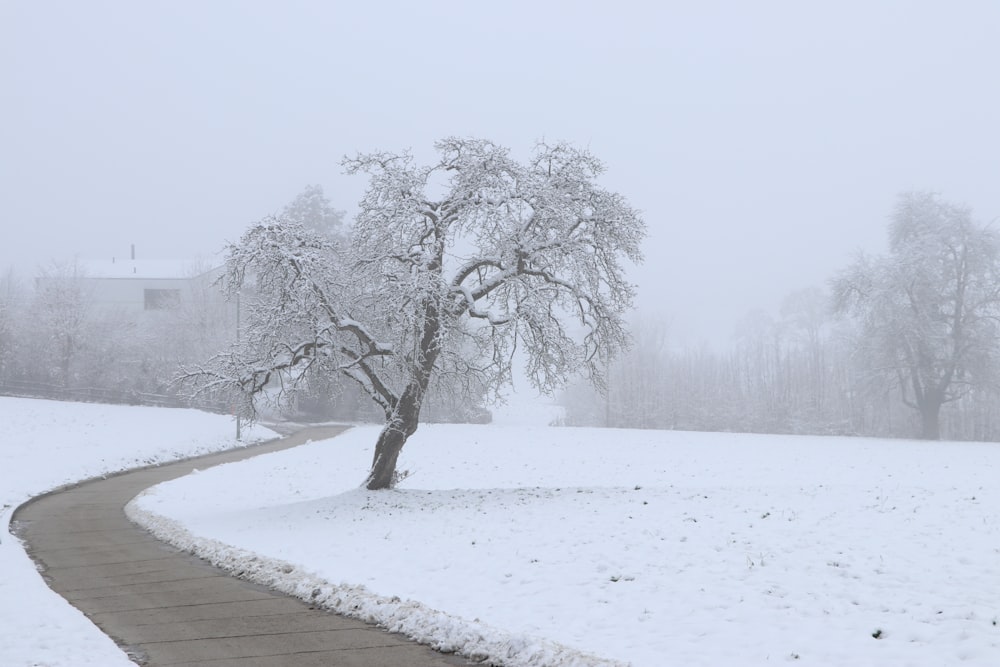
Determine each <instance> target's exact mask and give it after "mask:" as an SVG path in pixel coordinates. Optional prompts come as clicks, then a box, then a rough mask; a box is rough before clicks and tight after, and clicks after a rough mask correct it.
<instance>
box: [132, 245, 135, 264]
mask: <svg viewBox="0 0 1000 667" xmlns="http://www.w3.org/2000/svg"><path fill="white" fill-rule="evenodd" d="M132 259H133V260H135V244H134V243H133V244H132Z"/></svg>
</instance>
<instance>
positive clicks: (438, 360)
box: [191, 138, 645, 489]
mask: <svg viewBox="0 0 1000 667" xmlns="http://www.w3.org/2000/svg"><path fill="white" fill-rule="evenodd" d="M436 148H437V151H438V154H439V158H438V160H437V161H436V162H435V163H433V164H431V165H429V166H419V165H417V164H415V163H414V161H413V159H412V157H411V156H410V155H409V154H408V153H399V154H392V153H373V154H367V155H358V156H357V157H354V158H351V159H347V160H345V162H344V164H345V167H346V168H347V171H348V172H349V173H352V174H357V173H362V174H367V175H368V176H369V178H370V183H369V187H368V190H367V192H366V194H365V196H364V198H363V199H362V201H361V204H360V212H359V214H358V216H357V219H356V222H355V225H354V228H353V230H352V237H351V239H352V240H351V242H350V244H338V243H336V242H333V241H330V240H329V239H328V238H324V237H323V236H322V235H319V234H316V233H313V232H311V231H310V230H308V229H306V228H305V227H304V226H303V225H302V224H299V223H298V222H296V221H292V220H287V219H284V220H283V219H274V218H272V219H266V220H264V221H262V222H260V223H258V224H256V225H254V226H253V227H252V228H251V229H250V230H249V231H248V232H247V233H246V234H245V236H244V237H243V238H242V239H241V241H240V242H239V243H238V244H235V245H233V246H232V247H230V248H229V256H228V261H227V274H226V275H227V277H226V283H227V288H228V289H229V290H230V291H231V292H232V291H235V290H238V289H240V288H241V287H242V286H243V285H244V284H245V283H246V282H248V280H251V277H252V281H253V285H254V287H255V292H256V297H255V299H254V300H253V303H252V304H251V305H250V307H249V308H248V314H247V318H246V320H245V321H246V322H247V325H246V329H245V335H244V337H243V340H242V341H241V344H240V345H239V346H237V347H235V348H233V349H232V350H231V351H230V352H228V353H226V354H223V355H220V356H218V357H216V358H215V359H213V360H212V362H210V363H209V364H208V365H207V366H206V367H204V368H201V369H196V370H195V371H193V372H192V374H191V375H192V376H197V377H200V378H201V380H202V386H203V387H204V388H206V389H215V388H230V389H233V388H235V389H237V390H239V391H240V392H241V393H242V395H243V396H245V397H247V398H248V401H247V403H246V409H247V410H248V411H251V412H252V410H253V409H254V407H253V397H254V396H256V395H258V394H260V393H261V392H265V391H266V390H273V391H276V392H279V393H280V392H282V391H285V390H287V389H288V388H290V387H294V385H295V384H296V383H298V382H301V381H305V380H307V378H308V377H309V375H311V374H315V373H321V374H330V373H339V374H342V375H344V376H346V377H348V378H350V379H351V380H353V381H354V382H355V383H357V385H359V386H360V387H362V388H363V390H364V391H365V393H366V394H367V395H368V396H369V397H370V398H371V399H372V400H373V401H374V402H375V403H376V404H377V405H378V406H379V407H380V408H381V410H382V411H383V413H384V415H385V427H384V428H383V429H382V432H381V434H380V435H379V438H378V440H377V442H376V444H375V452H374V457H373V461H372V468H371V472H370V474H369V476H368V479H367V481H366V484H367V486H368V488H369V489H384V488H388V487H390V486H391V485H392V484H393V482H394V479H395V470H396V463H397V459H398V457H399V453H400V450H401V449H402V447H403V445H404V444H405V442H406V440H407V438H409V436H411V435H412V434H413V433H414V432H415V431H416V429H417V426H418V422H419V418H420V410H421V407H422V405H423V402H424V398H425V396H426V394H427V391H428V388H429V386H430V384H431V382H432V380H433V381H437V382H445V383H448V384H449V386H451V387H453V388H456V390H458V391H478V390H479V389H481V388H483V387H486V388H488V389H490V390H491V391H494V392H495V391H497V390H498V389H499V388H500V386H502V385H503V384H505V383H507V382H508V381H509V380H510V374H511V362H512V357H513V355H514V352H515V350H517V349H518V348H522V349H523V350H524V351H525V352H526V353H527V359H528V362H527V372H528V374H529V377H530V378H531V380H532V382H533V383H534V385H535V386H536V387H538V388H539V389H542V390H551V389H553V388H554V387H556V386H558V385H560V384H562V383H563V382H564V381H565V380H566V378H567V377H568V376H569V375H571V374H573V373H575V372H577V371H581V372H583V373H585V374H587V375H588V376H589V377H590V378H591V379H592V380H593V381H594V382H596V383H597V384H598V385H600V384H601V382H602V380H603V372H604V368H605V366H606V364H607V362H608V361H609V360H610V358H611V357H612V356H613V355H614V353H615V352H616V351H617V350H619V349H621V348H622V347H623V346H625V345H626V344H627V340H628V336H627V332H626V329H625V325H624V322H623V319H622V316H623V313H624V312H625V311H626V310H627V309H628V308H629V306H630V304H631V302H632V298H633V292H634V288H633V286H632V285H631V284H630V283H629V282H628V281H627V280H626V279H625V276H624V271H623V266H622V262H623V260H625V259H630V260H632V261H639V260H640V259H641V256H640V251H639V243H640V241H641V240H642V238H643V236H644V234H645V227H644V225H643V222H642V220H641V219H640V216H639V214H638V213H637V212H636V211H635V210H633V209H632V208H631V207H630V206H629V204H628V203H627V202H626V201H625V199H624V198H623V197H622V196H620V195H618V194H616V193H613V192H609V191H606V190H604V189H601V188H600V187H598V186H597V185H596V183H595V181H596V178H597V177H598V176H599V175H600V174H601V172H602V171H603V166H602V164H601V163H600V162H599V161H598V160H597V159H596V158H594V157H593V156H592V155H590V154H589V153H588V152H586V151H583V150H579V149H576V148H573V147H571V146H569V145H566V144H556V145H546V144H540V145H538V146H537V147H536V149H535V151H534V153H533V155H532V157H531V159H530V160H529V161H528V162H527V163H520V162H518V161H515V160H514V159H513V158H511V157H510V155H509V153H508V151H507V150H506V149H504V148H502V147H500V146H497V145H496V144H494V143H492V142H489V141H483V140H474V139H456V138H451V139H445V140H443V141H441V142H439V143H438V144H437V145H436Z"/></svg>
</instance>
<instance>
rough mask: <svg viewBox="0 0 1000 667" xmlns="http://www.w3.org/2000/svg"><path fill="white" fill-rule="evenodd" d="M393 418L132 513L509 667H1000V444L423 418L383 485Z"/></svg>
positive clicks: (318, 593)
mask: <svg viewBox="0 0 1000 667" xmlns="http://www.w3.org/2000/svg"><path fill="white" fill-rule="evenodd" d="M376 432H377V431H376V429H372V428H358V429H355V430H353V431H351V432H348V433H347V434H345V435H344V436H341V437H339V438H336V439H334V440H330V441H325V442H318V443H312V444H310V445H306V446H303V447H300V448H296V449H295V450H292V451H286V452H280V453H276V454H270V455H266V456H263V457H259V458H257V459H254V460H251V461H247V462H243V463H238V464H232V465H228V466H224V467H221V468H216V469H212V470H208V471H204V472H203V473H201V474H199V475H196V476H191V477H188V478H184V479H181V480H176V481H174V482H170V483H167V484H165V485H161V486H159V487H155V488H154V489H153V490H152V491H150V492H148V493H146V494H145V495H142V496H140V497H139V498H138V499H137V500H136V501H134V502H133V503H132V504H131V505H130V506H129V511H130V512H131V513H132V515H133V516H134V517H136V518H138V519H139V520H140V521H142V522H145V523H148V524H150V525H151V526H152V527H153V528H154V529H156V530H157V531H159V532H160V533H161V534H163V535H165V536H167V537H168V538H170V539H171V540H172V541H174V542H176V543H178V544H180V545H183V546H185V547H187V548H192V549H194V550H196V551H199V552H200V553H202V554H203V555H205V556H207V557H209V558H212V559H214V560H216V561H218V562H220V563H221V564H223V565H227V566H229V567H231V568H232V569H234V570H236V571H240V572H242V573H243V574H244V575H247V576H253V577H256V578H257V579H258V580H261V581H264V582H266V583H270V584H271V585H275V586H278V587H281V588H284V589H286V590H289V591H291V592H295V593H297V594H299V595H301V596H302V597H306V598H310V599H315V600H317V601H319V602H321V603H324V604H326V605H327V606H329V607H331V608H335V609H337V610H339V611H344V612H347V613H353V614H355V615H357V616H360V617H363V618H366V619H369V620H375V621H378V622H381V623H382V624H383V625H385V626H387V627H390V628H393V629H395V630H400V631H404V632H407V633H408V634H410V635H412V636H415V637H418V638H420V639H421V640H422V641H426V642H428V643H431V644H432V645H435V646H439V647H442V648H446V649H453V650H461V651H463V652H465V653H467V654H470V655H473V656H476V657H487V656H489V657H492V658H493V659H495V660H502V661H503V662H504V664H508V665H532V666H534V665H598V664H619V663H631V664H634V665H636V666H637V667H638V666H645V667H659V666H661V665H667V664H677V665H733V664H740V665H764V664H772V663H775V662H778V663H781V662H786V661H787V662H794V663H797V664H813V665H848V664H849V665H953V664H969V665H995V664H1000V627H998V625H997V623H998V619H1000V488H998V485H997V479H998V473H1000V446H997V445H992V444H976V443H972V444H970V443H918V442H910V441H881V440H871V439H845V438H818V437H791V436H750V435H733V434H692V433H680V432H651V431H645V432H643V431H624V430H620V431H611V430H588V429H556V428H528V427H520V426H518V427H514V426H511V427H506V428H503V427H496V426H423V427H421V429H420V431H419V432H418V433H417V435H416V436H414V438H413V439H411V441H410V442H409V443H408V444H407V446H406V449H404V453H403V460H402V461H401V466H400V467H401V468H402V469H409V470H411V472H412V473H413V474H412V475H411V476H410V477H409V478H408V479H407V480H405V482H404V483H403V485H402V488H400V489H398V490H394V491H390V492H381V493H369V492H366V491H364V490H361V489H359V488H357V487H358V484H359V482H360V481H361V480H362V479H363V477H364V474H365V471H366V466H367V465H368V463H369V462H370V447H371V445H372V443H373V441H374V439H375V435H376ZM220 489H225V490H226V491H225V493H224V494H220V493H219V490H220ZM209 501H211V502H209ZM207 507H211V508H212V509H211V511H207V510H206V508H207ZM227 545H232V546H227Z"/></svg>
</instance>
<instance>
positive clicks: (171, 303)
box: [145, 289, 181, 310]
mask: <svg viewBox="0 0 1000 667" xmlns="http://www.w3.org/2000/svg"><path fill="white" fill-rule="evenodd" d="M180 302H181V291H180V290H179V289H147V290H146V298H145V307H146V310H166V309H167V308H175V307H176V306H177V305H178V304H180Z"/></svg>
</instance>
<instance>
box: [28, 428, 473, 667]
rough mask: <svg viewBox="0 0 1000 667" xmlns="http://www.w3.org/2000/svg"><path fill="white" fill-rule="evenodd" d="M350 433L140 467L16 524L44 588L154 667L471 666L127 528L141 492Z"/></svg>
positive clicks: (55, 496) (321, 431) (87, 485)
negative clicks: (130, 506) (127, 513)
mask: <svg viewBox="0 0 1000 667" xmlns="http://www.w3.org/2000/svg"><path fill="white" fill-rule="evenodd" d="M346 428H347V427H343V426H320V427H311V428H306V429H304V430H300V431H298V432H296V433H294V434H292V435H290V436H288V437H284V438H281V439H278V440H272V441H269V442H267V443H264V444H262V445H257V446H253V447H248V448H244V449H238V450H230V451H226V452H219V453H217V454H210V455H207V456H201V457H197V458H194V459H187V460H185V461H181V462H177V463H171V464H165V465H161V466H155V467H150V468H142V469H139V470H135V471H131V472H127V473H123V474H120V475H116V476H113V477H109V478H107V479H98V480H92V481H89V482H84V483H81V484H79V485H76V486H73V487H70V488H67V489H64V490H60V491H57V492H53V493H50V494H47V495H44V496H39V497H38V498H35V499H33V500H31V501H29V502H27V503H25V504H24V505H22V506H21V507H19V508H18V509H17V510H16V511H15V512H14V517H13V525H14V526H16V528H17V534H18V536H19V537H20V538H21V539H22V540H23V541H24V542H25V547H26V549H27V551H28V554H29V555H30V556H31V557H32V558H33V559H34V560H35V562H36V563H37V564H38V566H39V569H40V570H41V572H42V576H43V577H44V578H45V581H46V583H48V585H49V586H50V587H51V588H52V590H54V591H55V592H57V593H59V594H60V595H62V596H63V597H64V598H66V599H67V600H69V602H70V603H71V604H73V605H74V606H76V607H77V608H78V609H80V611H82V612H83V613H84V614H86V615H87V617H88V618H90V620H91V621H93V622H94V623H95V624H96V625H97V626H98V627H99V628H101V630H103V631H104V632H105V633H106V634H108V635H109V636H110V637H111V638H112V639H114V640H115V641H116V642H118V645H119V646H121V647H122V649H123V650H124V651H125V652H126V653H128V655H129V657H131V658H132V660H133V661H135V662H137V663H139V664H141V665H149V666H150V667H156V666H160V665H164V666H165V665H170V666H171V667H181V666H189V667H196V666H197V667H265V666H266V667H319V666H321V665H322V666H323V667H327V666H330V665H337V666H345V667H352V666H356V667H380V666H385V667H390V666H393V667H395V666H397V665H407V666H408V667H446V666H454V665H468V664H470V663H468V662H465V661H463V660H460V659H458V658H457V657H456V656H450V655H444V654H441V653H437V652H435V651H433V650H432V649H430V648H428V647H426V646H421V645H419V644H416V643H414V642H411V641H409V640H407V639H406V638H405V637H403V636H401V635H396V634H391V633H388V632H386V631H384V630H381V629H379V628H377V627H375V626H371V625H368V624H365V623H362V622H361V621H357V620H354V619H348V618H345V617H342V616H337V615H335V614H332V613H329V612H327V611H323V610H320V609H315V608H312V607H310V606H309V605H308V604H306V603H305V602H302V601H301V600H298V599H296V598H292V597H289V596H287V595H284V594H282V593H277V592H274V591H271V590H269V589H267V588H264V587H262V586H258V585H256V584H252V583H249V582H246V581H242V580H240V579H236V578H233V577H230V576H229V575H227V574H226V573H225V572H223V571H222V570H219V569H218V568H215V567H213V566H211V565H209V564H208V563H206V562H205V561H203V560H201V559H199V558H197V557H195V556H192V555H190V554H188V553H184V552H181V551H179V550H177V549H175V548H173V547H171V546H169V545H166V544H164V543H162V542H160V541H158V540H157V539H156V538H154V537H152V536H151V535H150V534H149V533H147V532H146V531H145V530H143V529H142V528H139V527H138V526H136V525H135V524H133V523H132V522H130V521H129V520H128V519H127V518H126V517H125V513H124V511H123V508H124V506H125V504H126V503H128V502H129V501H130V500H131V499H132V498H134V497H135V496H136V495H138V494H139V493H140V492H141V491H143V490H144V489H147V488H149V487H150V486H153V485H154V484H159V483H160V482H165V481H167V480H170V479H174V478H177V477H181V476H183V475H186V474H189V473H190V472H192V471H193V470H194V469H195V468H198V469H204V468H207V467H210V466H214V465H219V464H221V463H229V462H232V461H239V460H241V459H245V458H249V457H251V456H256V455H258V454H265V453H268V452H273V451H279V450H282V449H288V448H290V447H295V446H297V445H301V444H304V443H306V442H308V441H310V440H321V439H326V438H331V437H333V436H335V435H338V434H339V433H341V432H343V431H344V430H345V429H346Z"/></svg>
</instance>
